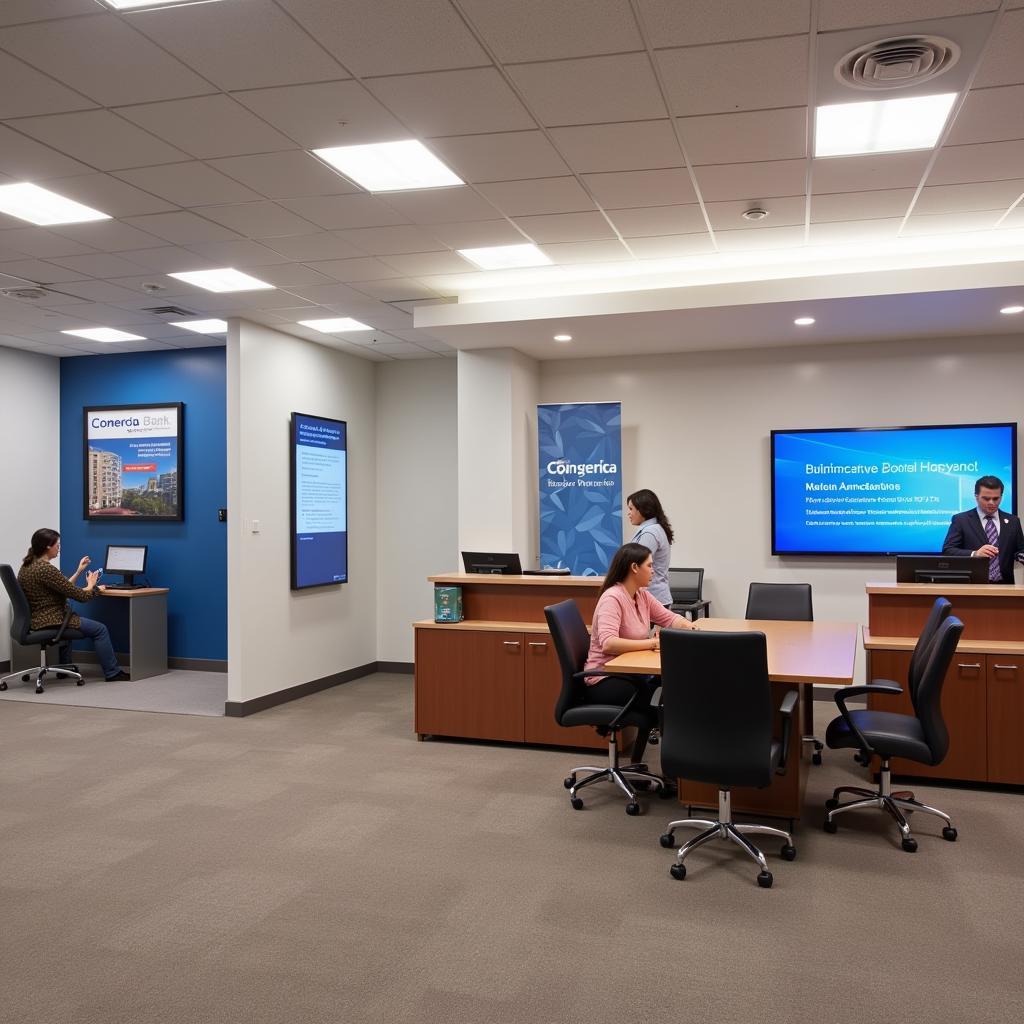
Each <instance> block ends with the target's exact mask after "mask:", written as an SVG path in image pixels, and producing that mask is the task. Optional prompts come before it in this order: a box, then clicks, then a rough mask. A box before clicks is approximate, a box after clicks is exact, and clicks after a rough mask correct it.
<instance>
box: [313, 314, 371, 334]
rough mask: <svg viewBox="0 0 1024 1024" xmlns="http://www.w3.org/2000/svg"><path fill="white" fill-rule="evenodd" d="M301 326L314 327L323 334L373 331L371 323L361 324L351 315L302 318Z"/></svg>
mask: <svg viewBox="0 0 1024 1024" xmlns="http://www.w3.org/2000/svg"><path fill="white" fill-rule="evenodd" d="M299 326H301V327H312V328H313V330H314V331H319V332H320V333H321V334H341V333H343V332H344V331H372V330H373V328H372V327H370V326H369V324H361V323H360V322H359V321H358V320H353V319H352V317H350V316H339V317H335V318H334V319H333V320H332V319H329V318H328V319H326V320H300V321H299Z"/></svg>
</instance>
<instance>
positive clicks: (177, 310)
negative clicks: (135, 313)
mask: <svg viewBox="0 0 1024 1024" xmlns="http://www.w3.org/2000/svg"><path fill="white" fill-rule="evenodd" d="M142 312H143V313H152V314H153V315H154V316H186V317H187V316H196V315H197V314H195V313H193V312H192V310H191V309H183V308H182V307H181V306H150V307H148V308H147V309H143V311H142Z"/></svg>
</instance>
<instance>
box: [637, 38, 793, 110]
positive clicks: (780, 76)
mask: <svg viewBox="0 0 1024 1024" xmlns="http://www.w3.org/2000/svg"><path fill="white" fill-rule="evenodd" d="M807 49H808V37H807V36H806V35H800V36H785V37H782V38H779V39H759V40H756V41H750V42H742V43H716V44H713V45H710V46H698V47H688V48H686V49H682V50H659V51H658V52H657V54H656V55H655V59H656V60H657V62H658V67H659V69H660V70H661V74H662V77H663V79H664V82H665V89H666V91H667V93H668V99H669V104H670V105H671V107H672V112H673V113H674V114H676V115H677V116H686V115H688V114H718V113H733V112H735V111H737V110H766V109H769V108H771V107H799V106H802V105H803V104H805V103H806V102H807V87H808V82H807Z"/></svg>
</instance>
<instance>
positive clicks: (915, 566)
mask: <svg viewBox="0 0 1024 1024" xmlns="http://www.w3.org/2000/svg"><path fill="white" fill-rule="evenodd" d="M988 563H989V560H988V559H987V558H974V557H972V556H971V555H897V557H896V582H897V583H988Z"/></svg>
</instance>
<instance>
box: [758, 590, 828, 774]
mask: <svg viewBox="0 0 1024 1024" xmlns="http://www.w3.org/2000/svg"><path fill="white" fill-rule="evenodd" d="M744 618H746V619H773V620H783V621H789V622H813V621H814V607H813V605H812V602H811V585H810V583H751V584H750V589H749V590H748V591H747V613H746V615H745V616H744ZM813 694H814V687H813V686H809V687H808V689H807V691H806V696H807V698H808V700H807V702H806V707H805V708H804V721H803V732H804V735H803V736H801V737H800V739H801V742H803V743H807V744H809V745H810V746H811V747H812V748H813V750H812V753H811V762H812V763H813V764H821V751H822V750H823V749H824V744H823V743H822V742H821V740H819V739H818V737H817V736H815V735H814V697H813Z"/></svg>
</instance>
